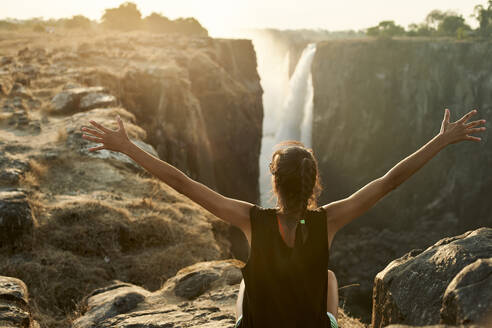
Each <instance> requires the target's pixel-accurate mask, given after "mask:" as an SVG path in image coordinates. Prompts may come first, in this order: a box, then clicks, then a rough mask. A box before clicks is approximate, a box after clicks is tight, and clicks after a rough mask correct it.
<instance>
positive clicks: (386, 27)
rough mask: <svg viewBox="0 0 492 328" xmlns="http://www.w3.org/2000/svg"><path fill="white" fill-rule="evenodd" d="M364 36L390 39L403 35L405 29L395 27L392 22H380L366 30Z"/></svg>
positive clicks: (398, 26)
mask: <svg viewBox="0 0 492 328" xmlns="http://www.w3.org/2000/svg"><path fill="white" fill-rule="evenodd" d="M366 34H367V35H368V36H375V37H382V38H392V37H394V36H399V35H405V29H404V28H403V27H402V26H400V25H396V24H395V22H394V21H382V22H379V24H378V25H377V26H373V27H370V28H368V29H367V32H366Z"/></svg>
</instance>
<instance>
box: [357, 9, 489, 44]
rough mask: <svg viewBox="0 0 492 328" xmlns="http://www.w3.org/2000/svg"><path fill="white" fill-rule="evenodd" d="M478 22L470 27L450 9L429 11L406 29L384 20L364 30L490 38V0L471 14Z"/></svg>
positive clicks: (375, 34)
mask: <svg viewBox="0 0 492 328" xmlns="http://www.w3.org/2000/svg"><path fill="white" fill-rule="evenodd" d="M472 17H473V18H474V19H476V20H477V21H478V23H479V26H478V28H476V29H472V28H471V27H470V25H468V24H467V23H466V21H465V18H464V17H463V15H459V14H457V13H455V12H452V11H446V12H443V11H441V10H433V11H431V12H430V13H429V14H428V15H427V17H426V18H425V21H424V22H422V23H419V24H415V23H414V24H410V25H409V26H408V29H405V28H404V27H403V26H400V25H397V24H396V23H395V21H392V20H386V21H382V22H380V23H379V24H378V25H376V26H373V27H370V28H368V29H367V30H366V35H368V36H372V37H379V38H391V37H395V36H426V37H453V38H457V39H460V40H461V39H469V38H475V39H492V0H488V3H487V4H486V5H485V6H483V5H477V6H475V9H474V14H473V16H472Z"/></svg>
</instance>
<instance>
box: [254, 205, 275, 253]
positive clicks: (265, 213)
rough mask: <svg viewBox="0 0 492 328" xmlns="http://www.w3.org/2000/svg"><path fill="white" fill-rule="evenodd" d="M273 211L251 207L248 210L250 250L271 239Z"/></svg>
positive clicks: (255, 206)
mask: <svg viewBox="0 0 492 328" xmlns="http://www.w3.org/2000/svg"><path fill="white" fill-rule="evenodd" d="M274 213H275V209H271V208H264V207H261V206H258V205H253V206H252V207H251V209H250V223H251V249H253V248H254V247H255V244H263V242H264V241H265V240H268V239H269V238H271V236H272V235H271V232H272V228H273V225H272V222H273V220H272V217H274V215H275V214H274Z"/></svg>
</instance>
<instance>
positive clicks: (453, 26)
mask: <svg viewBox="0 0 492 328" xmlns="http://www.w3.org/2000/svg"><path fill="white" fill-rule="evenodd" d="M470 30H471V28H470V26H468V25H467V24H466V23H465V19H464V18H463V16H461V15H456V14H447V15H446V16H444V17H443V19H442V20H441V21H440V22H439V25H438V26H437V32H438V34H439V35H444V36H458V34H461V35H463V34H464V33H465V31H470Z"/></svg>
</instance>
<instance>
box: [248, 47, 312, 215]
mask: <svg viewBox="0 0 492 328" xmlns="http://www.w3.org/2000/svg"><path fill="white" fill-rule="evenodd" d="M255 48H256V51H257V54H258V71H259V73H260V76H261V80H262V87H263V90H264V94H263V109H264V119H263V138H262V141H261V152H260V181H259V183H260V201H261V205H262V206H265V207H273V206H275V203H274V200H273V199H271V198H272V197H271V195H272V193H271V181H270V177H271V174H270V171H269V167H268V164H269V163H270V160H271V155H272V152H273V148H274V146H275V145H276V144H277V143H279V142H281V141H285V140H299V141H301V142H302V143H304V145H305V146H306V147H311V127H312V119H313V115H312V111H313V85H312V75H311V64H312V62H313V58H314V54H315V52H316V44H314V43H311V44H309V45H308V46H307V47H306V48H305V49H304V51H303V53H302V55H301V57H300V59H299V61H298V63H297V65H296V69H295V70H294V73H293V74H292V77H291V78H290V80H289V53H288V52H287V53H286V54H285V56H284V60H283V62H282V65H279V64H278V63H277V62H276V61H275V60H276V59H277V58H275V56H274V55H272V53H271V52H270V53H269V52H266V51H265V50H266V49H265V48H263V47H261V46H258V43H255ZM267 58H268V59H267Z"/></svg>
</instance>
